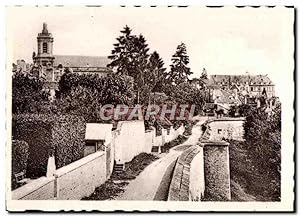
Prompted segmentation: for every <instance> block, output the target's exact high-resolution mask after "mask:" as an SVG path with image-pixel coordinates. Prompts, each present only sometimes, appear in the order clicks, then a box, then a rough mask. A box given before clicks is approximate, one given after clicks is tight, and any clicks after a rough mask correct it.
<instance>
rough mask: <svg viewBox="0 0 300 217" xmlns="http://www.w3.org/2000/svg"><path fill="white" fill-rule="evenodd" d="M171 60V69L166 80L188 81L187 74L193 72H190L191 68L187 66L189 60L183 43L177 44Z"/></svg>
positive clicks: (176, 82) (173, 81)
mask: <svg viewBox="0 0 300 217" xmlns="http://www.w3.org/2000/svg"><path fill="white" fill-rule="evenodd" d="M171 60H172V64H171V65H170V66H171V70H170V73H169V76H168V80H169V81H170V82H172V83H175V84H180V83H182V82H185V81H188V80H189V76H190V75H191V74H193V72H191V69H190V68H189V67H188V64H189V62H190V60H189V56H188V55H187V51H186V46H185V44H184V43H181V44H180V45H178V46H177V49H176V52H175V54H174V55H173V56H172V59H171Z"/></svg>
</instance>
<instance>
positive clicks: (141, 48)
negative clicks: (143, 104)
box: [107, 26, 149, 103]
mask: <svg viewBox="0 0 300 217" xmlns="http://www.w3.org/2000/svg"><path fill="white" fill-rule="evenodd" d="M131 31H132V30H131V29H130V28H129V27H128V26H125V27H124V29H123V30H122V31H121V33H122V35H121V36H119V37H118V38H117V41H118V42H117V43H115V44H114V49H113V50H112V52H111V53H112V55H110V56H109V57H108V58H109V59H111V60H112V62H111V63H109V64H108V65H107V66H108V67H110V68H112V69H113V70H115V71H116V72H117V74H120V75H129V76H131V77H133V78H134V81H135V89H136V90H137V103H139V102H140V99H139V98H140V92H141V88H142V87H143V86H144V84H145V76H146V75H145V74H146V73H147V72H148V70H147V67H148V57H149V54H148V51H149V48H148V44H147V41H146V39H145V37H144V36H143V35H141V34H140V35H139V36H137V35H132V34H131Z"/></svg>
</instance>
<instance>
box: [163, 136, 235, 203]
mask: <svg viewBox="0 0 300 217" xmlns="http://www.w3.org/2000/svg"><path fill="white" fill-rule="evenodd" d="M228 145H229V144H228V143H227V142H220V141H201V142H200V143H199V144H197V145H194V146H192V147H190V148H189V149H187V150H185V151H184V152H183V153H182V154H181V155H180V156H179V157H178V160H177V162H176V166H175V170H174V173H173V177H172V181H171V184H170V188H169V195H168V200H172V201H228V200H230V199H231V193H230V171H229V150H228Z"/></svg>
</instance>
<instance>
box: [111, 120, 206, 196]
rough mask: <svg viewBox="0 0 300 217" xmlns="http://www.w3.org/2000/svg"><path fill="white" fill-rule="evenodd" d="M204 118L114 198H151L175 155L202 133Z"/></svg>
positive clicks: (194, 141) (191, 143)
mask: <svg viewBox="0 0 300 217" xmlns="http://www.w3.org/2000/svg"><path fill="white" fill-rule="evenodd" d="M205 120H206V119H204V118H202V119H201V120H199V122H198V123H197V124H196V125H195V126H194V127H193V129H192V135H191V136H190V137H189V138H188V140H187V141H185V142H184V143H183V144H181V145H179V146H176V147H174V148H172V149H171V150H170V152H169V153H167V154H164V155H162V157H161V158H160V159H158V160H156V161H154V162H153V163H152V164H150V165H149V166H147V167H146V168H145V170H144V171H143V172H141V173H140V174H139V175H138V176H137V177H136V178H135V179H134V180H132V181H130V183H129V184H128V185H127V186H126V187H125V188H124V192H123V193H122V194H121V195H119V196H118V197H116V198H115V200H153V199H154V197H155V195H156V192H157V190H158V189H159V185H160V183H161V181H162V178H163V176H164V174H165V172H166V171H167V168H168V166H169V165H170V164H172V163H173V162H174V161H175V160H176V159H177V157H178V156H179V155H180V154H181V153H182V152H183V151H184V150H185V149H187V148H188V147H190V146H191V145H195V144H196V143H197V141H198V139H199V138H200V136H201V135H202V131H201V127H200V126H201V124H202V123H203V122H204V121H205Z"/></svg>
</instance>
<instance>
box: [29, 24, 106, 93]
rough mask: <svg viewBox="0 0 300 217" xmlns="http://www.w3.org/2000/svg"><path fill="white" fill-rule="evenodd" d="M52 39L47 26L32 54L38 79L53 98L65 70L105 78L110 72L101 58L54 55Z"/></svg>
mask: <svg viewBox="0 0 300 217" xmlns="http://www.w3.org/2000/svg"><path fill="white" fill-rule="evenodd" d="M53 43H54V37H53V36H52V34H51V33H50V32H49V31H48V28H47V24H46V23H43V29H42V32H41V33H38V36H37V53H35V52H33V55H32V58H33V63H34V67H37V68H39V77H42V78H44V79H45V81H46V85H45V88H46V89H48V90H49V91H50V94H51V96H52V97H54V94H55V90H56V89H57V86H58V81H59V80H60V77H61V76H62V75H63V73H64V71H65V69H66V68H68V69H69V71H70V72H74V73H79V74H98V75H100V76H106V75H107V74H108V73H110V72H111V70H110V69H109V68H107V67H106V66H107V64H108V63H109V59H108V58H107V57H103V56H78V55H77V56H76V55H54V54H53V50H54V49H53Z"/></svg>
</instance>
